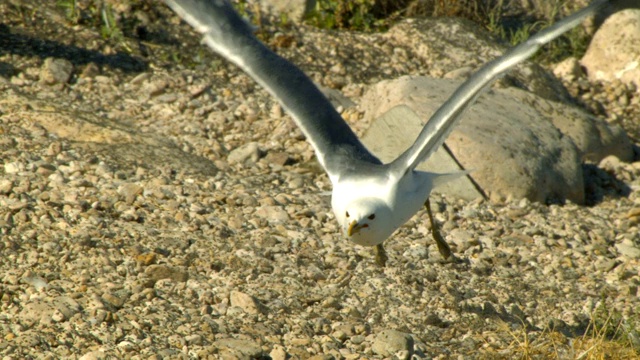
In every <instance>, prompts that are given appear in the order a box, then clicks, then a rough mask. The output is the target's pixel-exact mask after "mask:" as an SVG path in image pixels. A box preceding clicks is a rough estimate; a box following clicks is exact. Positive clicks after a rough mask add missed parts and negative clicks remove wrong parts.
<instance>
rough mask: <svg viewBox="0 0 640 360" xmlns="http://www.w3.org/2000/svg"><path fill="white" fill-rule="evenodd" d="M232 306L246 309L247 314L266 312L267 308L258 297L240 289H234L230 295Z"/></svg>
mask: <svg viewBox="0 0 640 360" xmlns="http://www.w3.org/2000/svg"><path fill="white" fill-rule="evenodd" d="M229 302H230V303H231V306H236V307H239V308H241V309H242V310H244V312H246V313H247V314H266V313H267V309H266V307H265V306H264V305H262V304H261V303H260V302H259V301H258V300H257V299H256V298H254V297H253V296H251V295H249V294H245V293H243V292H240V291H232V292H231V294H230V295H229Z"/></svg>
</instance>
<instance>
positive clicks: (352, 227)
mask: <svg viewBox="0 0 640 360" xmlns="http://www.w3.org/2000/svg"><path fill="white" fill-rule="evenodd" d="M360 229H362V227H361V226H358V222H357V221H355V220H353V221H352V222H351V224H349V227H348V228H347V235H348V236H353V234H357V233H359V232H360Z"/></svg>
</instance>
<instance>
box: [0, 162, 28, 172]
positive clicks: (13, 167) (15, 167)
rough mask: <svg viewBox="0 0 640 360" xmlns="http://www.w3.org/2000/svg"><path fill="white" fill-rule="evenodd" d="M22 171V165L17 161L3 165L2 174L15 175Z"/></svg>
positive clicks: (23, 167)
mask: <svg viewBox="0 0 640 360" xmlns="http://www.w3.org/2000/svg"><path fill="white" fill-rule="evenodd" d="M24 169H25V166H24V164H23V163H21V162H19V161H14V162H10V163H6V164H4V172H5V173H7V174H17V173H19V172H21V171H24Z"/></svg>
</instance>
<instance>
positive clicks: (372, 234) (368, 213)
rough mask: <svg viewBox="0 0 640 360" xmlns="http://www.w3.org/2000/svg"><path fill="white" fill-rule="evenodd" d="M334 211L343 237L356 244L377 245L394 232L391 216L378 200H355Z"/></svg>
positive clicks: (385, 206)
mask: <svg viewBox="0 0 640 360" xmlns="http://www.w3.org/2000/svg"><path fill="white" fill-rule="evenodd" d="M334 210H335V211H336V217H337V219H338V221H339V222H340V226H341V227H342V231H343V233H344V235H345V237H346V238H347V239H349V240H351V241H353V242H355V243H356V244H359V245H365V246H374V245H378V244H380V243H382V242H383V241H384V240H386V239H387V238H388V237H389V236H391V234H392V233H393V232H394V231H395V227H394V226H393V221H392V215H393V214H392V213H391V210H390V209H389V207H388V206H387V205H386V204H385V203H384V202H383V201H381V200H379V199H375V198H373V199H372V198H368V199H357V200H354V201H352V202H350V203H349V204H347V206H346V207H345V208H344V209H334Z"/></svg>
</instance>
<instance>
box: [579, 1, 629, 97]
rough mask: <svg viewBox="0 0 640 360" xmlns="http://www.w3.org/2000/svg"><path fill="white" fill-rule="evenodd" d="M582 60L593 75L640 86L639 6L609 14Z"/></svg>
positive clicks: (589, 73)
mask: <svg viewBox="0 0 640 360" xmlns="http://www.w3.org/2000/svg"><path fill="white" fill-rule="evenodd" d="M581 63H582V66H584V67H585V68H586V70H587V74H588V75H589V78H590V79H593V80H606V81H613V80H615V79H619V80H621V81H623V82H625V83H635V85H636V86H637V88H638V89H640V9H626V10H623V11H619V12H617V13H615V14H613V15H611V16H610V17H609V18H607V20H606V21H605V22H604V23H603V24H602V26H601V27H600V29H599V30H598V31H597V32H596V34H595V35H594V37H593V39H592V40H591V44H590V45H589V48H588V49H587V52H586V53H585V54H584V57H583V58H582V60H581Z"/></svg>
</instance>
